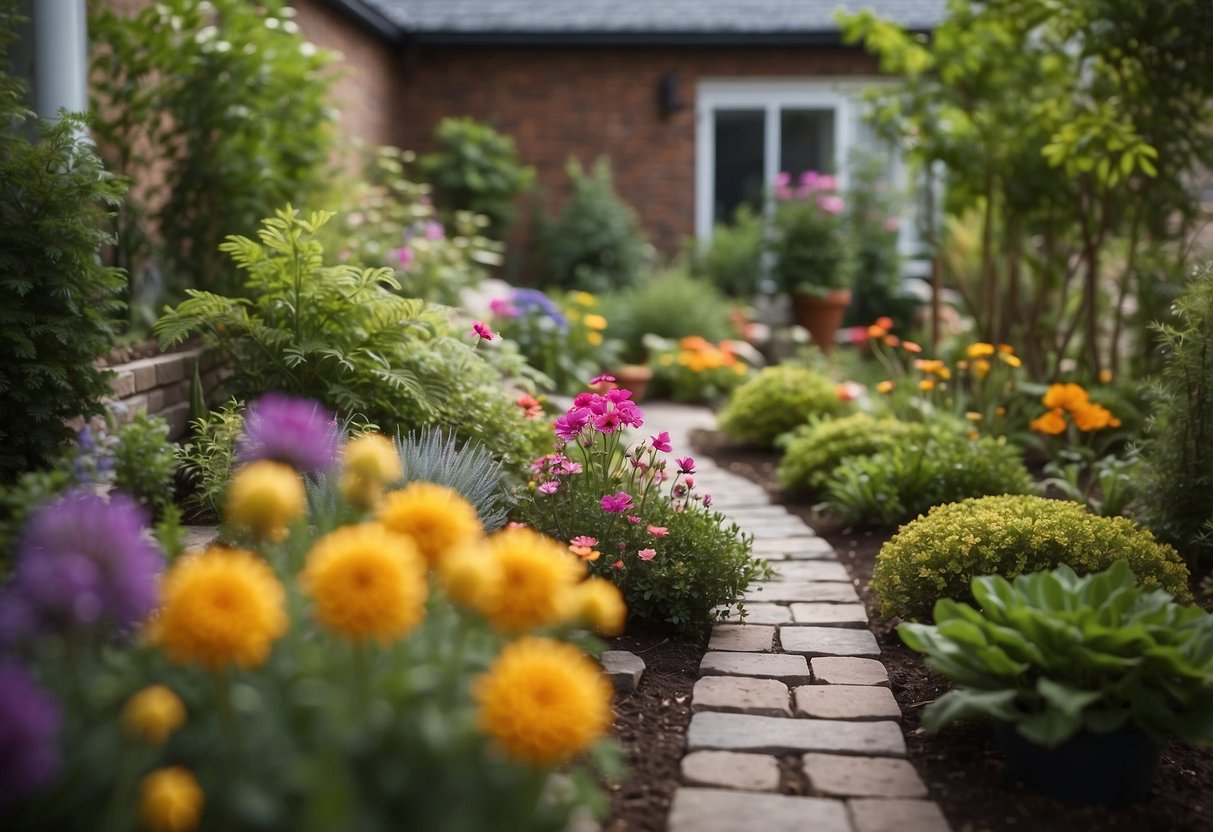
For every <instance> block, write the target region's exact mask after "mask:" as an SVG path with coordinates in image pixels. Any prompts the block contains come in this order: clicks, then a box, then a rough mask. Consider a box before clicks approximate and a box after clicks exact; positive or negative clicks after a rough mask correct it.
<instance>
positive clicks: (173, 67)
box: [89, 0, 334, 304]
mask: <svg viewBox="0 0 1213 832" xmlns="http://www.w3.org/2000/svg"><path fill="white" fill-rule="evenodd" d="M293 17H294V10H293V9H291V8H289V7H288V6H287V5H286V3H284V2H283V0H268V2H262V3H246V2H243V0H211V2H208V3H198V2H194V0H160V2H156V3H150V4H147V5H145V6H144V7H143V9H142V10H141V11H140V12H139V13H138V14H135V15H133V16H129V17H127V16H122V15H119V14H118V13H116V12H115V11H113V10H112V9H110V8H109V7H108V6H107V5H106V4H96V11H95V13H94V14H93V15H92V16H91V19H90V21H89V31H90V34H91V35H92V37H93V39H94V42H95V43H97V44H104V48H100V49H97V50H95V52H94V60H93V74H92V89H93V91H94V93H95V96H96V101H95V103H94V111H95V118H96V122H97V124H96V131H97V136H98V139H99V141H100V144H101V146H102V148H103V149H104V152H105V153H106V160H107V162H109V164H110V165H111V167H112V168H113V170H115V171H116V172H118V173H120V174H124V175H128V176H131V177H138V180H137V181H138V184H137V187H135V188H134V189H133V190H132V199H131V200H128V204H127V206H126V208H125V210H124V211H123V213H122V214H121V216H120V219H119V224H118V231H119V234H118V236H119V248H118V250H117V254H118V260H119V265H121V266H124V267H125V268H127V270H128V271H129V272H130V274H131V276H132V280H133V281H135V283H134V285H133V286H132V297H140V296H144V297H143V299H145V300H146V301H147V302H148V303H149V304H152V303H153V302H154V301H155V300H156V297H155V289H156V287H155V286H154V285H149V284H151V283H152V282H153V281H154V280H156V278H154V277H153V275H155V274H157V273H158V272H160V271H161V270H163V271H164V272H165V275H164V277H165V279H166V281H167V282H168V284H169V285H168V288H169V289H170V290H171V296H172V297H173V299H176V298H177V297H179V296H180V290H181V289H182V288H189V287H195V288H199V289H205V290H208V291H214V292H221V293H228V294H232V293H235V292H237V291H239V288H240V281H239V276H238V273H237V271H236V270H235V269H234V268H233V267H232V263H231V261H230V260H228V258H226V257H223V256H222V255H221V254H220V253H219V250H218V249H219V244H220V243H221V242H222V241H223V239H224V238H225V237H226V236H227V235H228V234H231V233H251V232H252V230H253V229H255V228H256V227H257V225H258V224H259V223H260V221H261V218H262V217H266V216H269V215H270V214H271V213H273V211H274V209H275V208H277V207H278V206H280V205H282V204H284V203H286V202H292V201H293V202H304V201H306V200H308V199H309V198H310V197H311V196H312V195H314V194H316V193H317V192H318V191H319V190H320V189H321V188H323V187H324V184H325V176H324V168H325V167H326V165H327V164H328V162H329V155H330V152H331V147H332V126H333V118H334V111H333V109H332V108H331V106H330V104H329V101H328V98H327V95H328V90H329V85H330V83H331V81H332V79H333V77H334V76H333V74H332V73H329V72H325V68H326V67H328V66H329V65H330V64H331V63H332V61H333V56H332V55H330V54H329V53H325V52H322V51H320V50H317V49H316V48H315V47H313V46H312V45H311V44H309V43H307V42H305V41H304V40H303V38H302V37H301V36H300V34H299V27H298V26H297V25H296V23H295V22H294V20H293V19H292V18H293ZM152 170H155V171H158V172H159V171H162V172H163V180H161V179H160V178H159V177H158V176H157V177H149V176H148V173H149V171H152Z"/></svg>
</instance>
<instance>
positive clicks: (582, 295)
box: [572, 292, 597, 306]
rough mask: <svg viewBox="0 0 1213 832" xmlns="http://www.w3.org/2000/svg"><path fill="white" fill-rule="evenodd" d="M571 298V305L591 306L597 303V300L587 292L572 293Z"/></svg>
mask: <svg viewBox="0 0 1213 832" xmlns="http://www.w3.org/2000/svg"><path fill="white" fill-rule="evenodd" d="M572 298H573V303H576V304H580V305H581V306H593V305H594V304H595V303H596V302H597V299H596V298H595V297H594V296H593V295H591V294H590V293H589V292H574V293H573V295H572Z"/></svg>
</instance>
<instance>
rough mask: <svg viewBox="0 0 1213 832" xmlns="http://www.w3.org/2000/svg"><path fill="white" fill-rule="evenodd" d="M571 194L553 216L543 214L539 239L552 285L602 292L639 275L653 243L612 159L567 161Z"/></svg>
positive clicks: (548, 281)
mask: <svg viewBox="0 0 1213 832" xmlns="http://www.w3.org/2000/svg"><path fill="white" fill-rule="evenodd" d="M568 174H569V179H570V180H571V181H572V185H573V195H572V197H571V198H570V199H569V202H568V204H567V205H565V207H564V211H563V212H562V213H561V214H560V216H559V217H557V218H556V219H555V220H545V219H541V220H540V222H539V226H538V229H537V231H538V235H537V240H536V242H537V244H538V246H539V255H540V258H541V259H542V261H543V269H544V271H543V274H544V279H545V282H546V283H547V284H548V285H553V286H562V287H565V288H573V289H583V290H585V291H588V292H603V291H606V290H609V289H618V288H622V287H624V286H630V285H631V284H633V283H635V282H637V281H638V280H640V278H641V277H642V276H643V275H644V272H645V268H646V267H647V265H648V263H649V260H650V259H651V249H650V247H649V245H648V243H646V242H645V239H644V236H643V234H642V233H641V231H640V224H639V220H638V218H637V217H636V212H635V211H633V210H632V208H631V207H630V206H628V205H627V204H626V203H624V202H623V201H622V200H621V199H620V198H619V195H618V194H617V193H616V192H615V186H614V185H613V184H612V182H611V164H610V162H609V161H608V160H607V158H606V157H601V158H599V159H598V161H596V162H595V163H594V167H593V168H592V169H591V170H590V171H589V172H586V171H585V170H583V169H582V167H581V165H580V164H579V163H577V162H575V161H573V162H570V163H569V166H568Z"/></svg>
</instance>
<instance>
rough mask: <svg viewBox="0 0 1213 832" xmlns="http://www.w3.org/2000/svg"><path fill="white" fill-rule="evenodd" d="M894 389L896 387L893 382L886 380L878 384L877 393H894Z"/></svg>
mask: <svg viewBox="0 0 1213 832" xmlns="http://www.w3.org/2000/svg"><path fill="white" fill-rule="evenodd" d="M893 387H894V384H893V382H892V381H890V380H889V379H887V378H886V379H885V380H884V381H881V382H877V384H876V392H877V393H892V392H893Z"/></svg>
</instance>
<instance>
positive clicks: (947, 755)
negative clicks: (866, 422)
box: [693, 432, 1213, 832]
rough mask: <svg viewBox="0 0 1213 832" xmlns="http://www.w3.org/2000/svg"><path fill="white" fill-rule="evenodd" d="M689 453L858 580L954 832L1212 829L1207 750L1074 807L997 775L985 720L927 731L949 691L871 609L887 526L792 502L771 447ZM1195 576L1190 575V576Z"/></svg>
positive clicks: (715, 437)
mask: <svg viewBox="0 0 1213 832" xmlns="http://www.w3.org/2000/svg"><path fill="white" fill-rule="evenodd" d="M693 444H694V447H695V450H696V451H697V452H699V453H700V454H704V455H706V456H708V457H711V458H712V459H713V460H714V461H715V462H716V463H717V464H719V465H721V466H723V467H725V468H727V469H728V470H730V471H732V472H734V473H736V474H740V475H742V476H745V477H748V478H749V479H751V480H753V481H755V482H757V483H758V484H759V485H762V486H763V487H764V488H765V489H766V490H767V491H768V493H770V494H771V496H772V500H773V501H774V502H776V503H780V504H783V505H785V506H786V507H787V509H788V510H789V511H791V512H793V513H795V514H797V515H798V516H800V517H801V518H803V519H804V520H805V522H807V523H808V524H809V525H811V526H812V527H813V528H814V529H815V530H816V531H817V532H818V533H819V534H820V535H822V536H823V537H824V538H826V539H827V540H829V541H830V543H831V544H832V545H833V546H834V548H835V549H836V550H837V551H838V553H839V556H840V557H841V559H842V561H843V563H844V564H845V565H846V566H847V569H848V570H850V572H851V577H852V578H853V579H854V580H855V581H856V582H857V585H858V588H859V590H860V595H861V596H862V597H863V600H864V603H865V605H867V608H868V617H869V620H870V621H871V623H872V629H873V631H874V632H875V633H876V637H877V640H878V641H879V642H880V647H881V650H882V651H883V655H882V656H881V660H882V661H883V662H884V664H885V667H887V668H888V670H889V677H890V679H891V681H892V688H893V693H894V695H895V696H896V697H897V701H898V702H899V703H900V704H901V709H902V713H903V714H904V725H905V729H906V734H907V736H906V743H907V747H908V753H909V758H910V760H911V761H912V762H913V763H914V765H915V766H916V767H917V768H918V771H919V773H920V774H922V776H923V779H924V780H925V781H926V783H927V785H928V787H929V788H930V790H931V798H932V799H934V800H936V801H938V802H939V804H940V806H941V808H942V809H943V811H944V814H945V815H947V817H948V821H949V822H950V823H951V825H952V828H953V829H954V830H955V831H956V832H987V830H988V831H989V832H1019V831H1020V830H1023V831H1024V832H1197V830H1210V829H1213V748H1203V749H1193V748H1184V747H1182V746H1178V745H1176V744H1174V743H1172V744H1171V745H1170V746H1169V747H1168V748H1167V749H1166V750H1165V751H1164V753H1163V758H1162V763H1161V765H1160V767H1159V771H1158V775H1157V777H1156V778H1155V781H1154V787H1153V791H1152V792H1151V795H1150V798H1149V799H1148V800H1146V801H1143V802H1141V803H1136V804H1132V805H1129V806H1124V807H1120V808H1116V809H1107V808H1100V807H1075V806H1071V805H1068V804H1064V803H1059V802H1057V801H1054V800H1051V799H1049V798H1045V797H1041V796H1039V795H1037V794H1034V793H1032V792H1029V791H1027V790H1026V789H1025V788H1024V787H1023V786H1021V785H1020V784H1018V783H1016V782H1012V781H1010V780H1009V779H1008V778H1006V777H1005V776H1004V774H1003V771H1004V767H1003V763H1002V758H1001V755H1000V753H999V752H998V750H997V748H996V747H995V744H994V740H993V737H992V735H991V734H990V731H989V729H988V727H986V726H983V725H969V726H965V727H963V728H958V729H953V730H949V731H946V732H943V733H941V734H937V735H933V736H927V735H926V734H925V733H924V732H923V731H922V729H921V728H920V718H921V713H922V709H923V707H925V706H926V705H927V704H928V703H929V702H931V701H933V700H934V699H936V698H938V697H939V696H940V695H942V694H943V693H944V692H945V691H946V690H947V682H946V680H944V679H942V678H941V677H939V676H938V675H936V674H935V673H933V672H931V671H930V670H927V669H926V668H925V667H924V666H923V664H922V662H921V660H920V659H919V656H918V654H916V653H914V652H913V651H911V650H909V649H908V648H906V647H905V646H904V645H902V644H901V641H900V640H899V639H898V638H897V634H896V633H895V632H894V631H893V629H892V627H891V626H890V624H889V623H888V622H885V621H883V620H881V619H880V618H879V616H878V614H877V612H876V609H875V606H874V604H873V600H872V597H871V592H870V591H869V590H868V586H867V585H868V581H869V580H870V579H871V577H872V568H873V566H874V565H875V560H876V553H877V552H878V551H880V547H881V546H882V545H883V544H884V542H885V540H887V539H888V538H889V537H890V536H891V535H892V531H891V530H887V529H885V530H855V529H845V528H839V527H838V526H837V524H831V523H830V522H828V521H827V520H825V519H823V518H822V517H821V516H820V515H818V514H816V513H815V512H813V510H812V508H811V506H810V505H809V503H808V501H805V500H791V499H789V498H788V497H787V495H785V494H783V493H782V491H781V490H780V489H779V485H778V481H777V480H776V479H775V464H776V460H777V457H776V455H775V454H774V453H770V452H764V451H755V450H752V449H739V448H735V447H730V446H729V445H728V443H727V441H726V440H725V439H724V438H723V437H722V436H720V435H719V434H716V433H710V432H699V433H697V434H696V435H694V436H693ZM1197 578H1199V576H1194V581H1193V583H1195V582H1196V579H1197Z"/></svg>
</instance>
